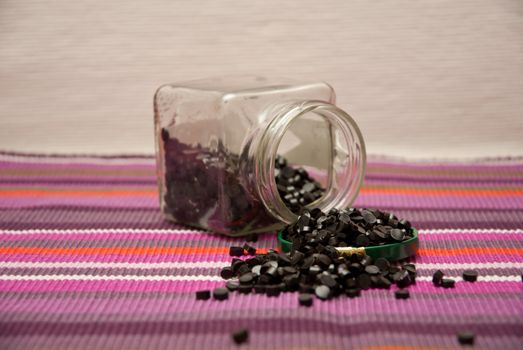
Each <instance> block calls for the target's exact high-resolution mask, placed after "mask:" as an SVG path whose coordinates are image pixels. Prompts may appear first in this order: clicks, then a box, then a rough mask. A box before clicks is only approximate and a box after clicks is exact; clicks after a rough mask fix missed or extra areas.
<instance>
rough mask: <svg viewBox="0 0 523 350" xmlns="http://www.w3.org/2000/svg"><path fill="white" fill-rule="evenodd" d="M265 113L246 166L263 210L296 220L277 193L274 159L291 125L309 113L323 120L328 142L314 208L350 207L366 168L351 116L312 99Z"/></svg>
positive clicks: (361, 144) (324, 209)
mask: <svg viewBox="0 0 523 350" xmlns="http://www.w3.org/2000/svg"><path fill="white" fill-rule="evenodd" d="M265 113H266V114H265V117H266V123H262V124H263V125H261V126H260V128H259V129H257V131H256V135H255V136H254V138H253V139H252V142H251V143H250V144H249V148H250V150H249V151H248V152H249V154H250V156H251V161H252V162H254V164H251V165H250V166H249V168H251V169H253V170H254V176H253V179H252V180H253V181H254V183H255V187H256V189H257V191H258V194H259V197H260V198H261V201H262V203H263V205H264V206H265V208H266V209H267V211H268V212H269V213H270V214H271V215H272V216H274V217H275V218H277V219H278V220H280V221H282V222H284V223H291V222H293V221H295V220H296V218H297V215H296V214H295V213H293V212H292V211H291V210H290V209H289V208H287V206H286V205H285V203H284V202H283V201H282V199H281V197H280V194H279V193H278V189H277V187H276V181H275V160H276V156H277V154H278V149H279V146H280V142H281V141H282V139H283V137H284V135H285V133H286V132H287V131H288V129H289V127H290V126H291V124H292V122H293V121H295V120H296V119H297V118H300V117H302V116H304V115H305V114H309V113H313V114H315V115H317V116H320V117H322V118H323V119H324V120H325V121H326V125H328V127H329V128H330V130H329V133H330V138H331V140H330V142H331V143H332V152H331V154H330V155H329V157H330V158H331V159H329V164H330V166H329V169H328V170H329V171H328V180H327V188H326V189H325V190H326V191H325V194H324V195H323V197H321V198H320V199H318V200H317V201H316V202H314V206H315V207H319V208H320V209H322V210H323V211H328V210H330V209H331V208H345V207H347V206H349V205H351V204H352V203H353V201H354V200H355V199H356V197H357V195H358V193H359V189H360V187H361V185H362V183H363V177H364V175H365V166H366V153H365V144H364V142H363V137H362V135H361V132H360V130H359V128H358V126H357V125H356V123H355V122H354V120H353V119H352V117H350V116H349V115H348V114H347V113H346V112H344V111H343V110H341V109H339V108H338V107H336V106H335V105H333V104H330V103H327V102H323V101H315V100H306V101H298V102H295V101H293V102H288V103H285V104H279V105H277V106H273V107H272V108H270V109H268V110H267V111H266V112H265ZM310 142H313V140H310Z"/></svg>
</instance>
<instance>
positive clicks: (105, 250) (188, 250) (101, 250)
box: [0, 247, 523, 256]
mask: <svg viewBox="0 0 523 350" xmlns="http://www.w3.org/2000/svg"><path fill="white" fill-rule="evenodd" d="M257 251H258V253H266V252H267V249H258V250H257ZM228 253H229V248H226V247H86V248H84V247H81V248H74V247H72V248H43V247H0V254H46V255H53V254H63V255H70V254H81V255H96V254H101V255H103V254H116V255H146V254H228ZM419 254H420V255H429V256H453V255H477V254H505V255H523V248H474V247H473V248H454V249H435V248H422V249H419Z"/></svg>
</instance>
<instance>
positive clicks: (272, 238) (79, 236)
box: [0, 230, 278, 247]
mask: <svg viewBox="0 0 523 350" xmlns="http://www.w3.org/2000/svg"><path fill="white" fill-rule="evenodd" d="M0 239H1V240H2V241H32V240H35V239H41V240H44V239H45V240H50V241H65V240H71V241H75V242H76V241H107V240H122V239H132V240H146V241H148V240H153V239H158V240H160V239H163V240H164V239H170V240H172V241H176V240H202V241H203V240H205V242H209V241H211V242H222V243H223V245H224V246H227V244H239V245H243V244H244V243H245V238H244V237H242V238H229V237H226V236H220V235H217V234H212V233H209V232H205V231H198V232H189V231H184V230H179V231H177V232H176V234H174V233H146V232H137V233H130V232H129V233H110V232H106V233H74V230H73V231H72V233H32V234H9V233H6V232H5V231H4V232H2V230H0ZM260 242H274V245H275V246H276V245H277V244H278V242H277V240H276V233H272V234H271V233H267V234H263V235H259V236H258V241H257V242H256V243H249V244H251V245H252V246H254V247H256V246H257V244H258V243H260Z"/></svg>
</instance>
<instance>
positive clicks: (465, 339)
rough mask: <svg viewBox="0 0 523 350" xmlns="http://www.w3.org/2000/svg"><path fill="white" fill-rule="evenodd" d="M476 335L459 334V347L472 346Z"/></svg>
mask: <svg viewBox="0 0 523 350" xmlns="http://www.w3.org/2000/svg"><path fill="white" fill-rule="evenodd" d="M475 337H476V335H475V334H474V333H472V332H461V333H459V334H458V342H459V343H460V344H461V345H474V338H475Z"/></svg>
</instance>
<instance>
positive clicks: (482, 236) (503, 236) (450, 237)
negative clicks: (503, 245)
mask: <svg viewBox="0 0 523 350" xmlns="http://www.w3.org/2000/svg"><path fill="white" fill-rule="evenodd" d="M419 237H420V240H423V241H450V242H452V241H457V240H459V241H487V240H503V241H523V234H517V233H500V234H496V233H444V234H441V233H438V234H423V233H420V235H419Z"/></svg>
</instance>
